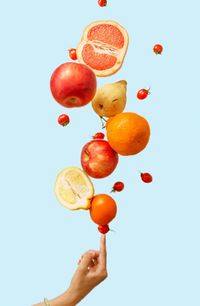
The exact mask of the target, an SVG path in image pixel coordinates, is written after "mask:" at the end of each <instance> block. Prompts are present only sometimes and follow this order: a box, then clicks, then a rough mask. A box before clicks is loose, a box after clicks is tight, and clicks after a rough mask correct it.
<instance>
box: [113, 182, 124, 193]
mask: <svg viewBox="0 0 200 306" xmlns="http://www.w3.org/2000/svg"><path fill="white" fill-rule="evenodd" d="M123 189H124V183H123V182H116V183H115V184H114V185H113V188H112V190H111V192H116V191H117V192H120V191H122V190H123Z"/></svg>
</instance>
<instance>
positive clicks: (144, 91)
mask: <svg viewBox="0 0 200 306" xmlns="http://www.w3.org/2000/svg"><path fill="white" fill-rule="evenodd" d="M149 91H150V88H149V89H145V88H142V89H140V90H139V91H138V93H137V98H138V99H139V100H144V99H146V97H147V96H148V95H149V94H150V92H149Z"/></svg>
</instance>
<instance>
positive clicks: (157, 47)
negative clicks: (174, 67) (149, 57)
mask: <svg viewBox="0 0 200 306" xmlns="http://www.w3.org/2000/svg"><path fill="white" fill-rule="evenodd" d="M153 51H154V53H155V54H161V53H162V52H163V46H162V45H160V44H156V45H155V46H154V47H153Z"/></svg>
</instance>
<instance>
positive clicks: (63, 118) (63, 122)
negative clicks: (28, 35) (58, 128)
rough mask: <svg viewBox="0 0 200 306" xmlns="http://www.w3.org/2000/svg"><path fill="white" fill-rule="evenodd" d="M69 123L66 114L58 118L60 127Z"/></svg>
mask: <svg viewBox="0 0 200 306" xmlns="http://www.w3.org/2000/svg"><path fill="white" fill-rule="evenodd" d="M69 122H70V119H69V116H67V115H66V114H62V115H60V116H59V117H58V123H59V124H60V125H62V126H66V125H68V124H69Z"/></svg>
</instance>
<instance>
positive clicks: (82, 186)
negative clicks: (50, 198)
mask: <svg viewBox="0 0 200 306" xmlns="http://www.w3.org/2000/svg"><path fill="white" fill-rule="evenodd" d="M55 194H56V197H57V199H58V201H59V202H60V203H61V204H62V205H63V206H64V207H65V208H68V209H72V210H77V209H89V208H90V202H91V199H92V197H93V195H94V187H93V184H92V182H91V180H90V179H89V177H88V176H87V174H86V173H84V172H83V171H82V170H81V169H79V168H77V167H68V168H65V169H63V170H62V171H61V172H60V173H59V174H58V175H57V178H56V183H55Z"/></svg>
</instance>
